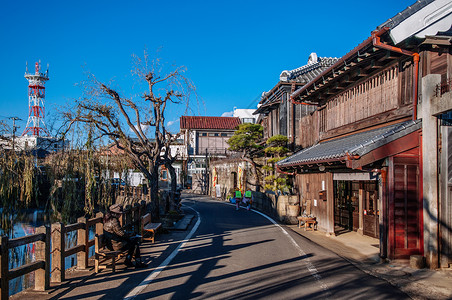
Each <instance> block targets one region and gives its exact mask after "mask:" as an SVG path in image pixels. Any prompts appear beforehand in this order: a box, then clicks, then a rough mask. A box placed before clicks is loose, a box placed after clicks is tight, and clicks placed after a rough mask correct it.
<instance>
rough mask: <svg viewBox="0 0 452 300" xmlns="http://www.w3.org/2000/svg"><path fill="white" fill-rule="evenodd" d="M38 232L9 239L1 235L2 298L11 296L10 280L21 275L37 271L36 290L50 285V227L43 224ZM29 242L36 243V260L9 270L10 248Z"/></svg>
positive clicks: (44, 288) (0, 280)
mask: <svg viewBox="0 0 452 300" xmlns="http://www.w3.org/2000/svg"><path fill="white" fill-rule="evenodd" d="M36 232H37V233H36V234H32V235H29V236H25V237H20V238H16V239H11V240H9V239H8V237H6V236H2V237H1V245H0V254H1V258H0V261H1V265H0V269H1V278H0V288H1V291H0V294H1V299H2V300H3V299H8V297H9V281H10V280H11V279H14V278H17V277H19V276H22V275H25V274H28V273H30V272H33V271H36V272H35V290H37V291H44V290H46V289H48V288H49V286H50V228H49V227H47V226H41V227H39V228H37V230H36ZM29 243H36V251H35V255H36V261H34V262H32V263H28V264H25V265H22V266H20V267H17V268H14V269H11V270H9V250H10V249H13V248H16V247H20V246H23V245H26V244H29Z"/></svg>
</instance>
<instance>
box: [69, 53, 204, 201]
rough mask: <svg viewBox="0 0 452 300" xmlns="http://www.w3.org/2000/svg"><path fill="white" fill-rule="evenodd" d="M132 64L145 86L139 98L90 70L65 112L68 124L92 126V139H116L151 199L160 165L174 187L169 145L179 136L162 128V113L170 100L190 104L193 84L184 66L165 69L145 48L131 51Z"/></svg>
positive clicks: (136, 74) (171, 103) (164, 127)
mask: <svg viewBox="0 0 452 300" xmlns="http://www.w3.org/2000/svg"><path fill="white" fill-rule="evenodd" d="M134 63H135V66H134V68H133V70H132V73H133V74H134V75H135V76H137V78H138V80H139V82H141V83H144V86H145V90H144V91H143V92H142V94H141V96H140V97H135V98H134V97H128V96H126V95H123V94H121V93H120V92H119V91H118V89H116V88H114V87H113V86H112V85H111V84H110V83H107V82H102V81H100V80H98V79H97V78H96V77H95V76H94V75H93V74H88V80H87V81H86V82H85V83H84V87H85V93H84V96H83V97H82V99H80V100H78V101H77V103H76V108H75V109H74V110H72V111H73V112H66V113H65V116H66V118H67V119H68V120H69V121H70V124H74V123H76V122H82V123H89V124H92V125H94V127H95V128H96V134H97V137H96V138H100V139H103V140H105V139H106V140H107V141H109V142H112V143H114V144H115V146H116V147H117V148H118V149H119V150H120V151H122V152H123V153H124V154H125V155H127V156H128V157H129V158H130V160H131V162H132V163H133V164H134V166H135V167H136V168H137V169H138V170H140V171H141V172H142V173H143V174H144V176H145V177H146V178H147V180H148V182H149V185H150V194H151V200H152V201H153V202H154V201H155V203H157V202H156V201H157V200H158V179H159V167H160V166H161V165H166V167H167V168H168V169H169V172H170V174H174V176H172V177H171V180H172V188H174V189H175V188H176V184H175V183H176V176H175V171H174V168H173V166H172V162H173V161H174V158H173V157H171V154H170V150H169V149H170V145H171V144H172V143H173V142H174V141H175V140H176V139H177V137H178V136H177V134H171V133H170V132H169V131H168V130H167V129H166V126H165V113H166V111H167V109H168V107H169V106H170V105H185V109H188V107H189V100H190V97H192V96H193V95H195V96H196V94H195V87H194V85H193V83H192V82H191V81H190V80H189V79H188V78H186V77H185V75H184V73H185V71H186V68H185V67H172V68H171V70H170V71H168V72H165V71H164V69H165V68H164V66H162V64H161V63H160V61H159V59H155V60H150V59H149V56H148V55H147V54H146V53H145V55H144V57H143V58H140V57H137V56H134ZM173 181H174V183H173ZM174 192H175V190H174ZM173 194H174V193H173Z"/></svg>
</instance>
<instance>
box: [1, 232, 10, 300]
mask: <svg viewBox="0 0 452 300" xmlns="http://www.w3.org/2000/svg"><path fill="white" fill-rule="evenodd" d="M0 247H1V248H0V251H1V252H0V255H1V258H0V269H1V275H0V276H1V278H0V281H1V283H0V293H1V299H8V297H9V281H8V272H9V251H8V237H7V236H6V235H2V237H1V245H0Z"/></svg>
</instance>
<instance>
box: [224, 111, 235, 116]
mask: <svg viewBox="0 0 452 300" xmlns="http://www.w3.org/2000/svg"><path fill="white" fill-rule="evenodd" d="M221 116H222V117H233V116H234V112H233V111H226V112H224V113H223V114H222V115H221Z"/></svg>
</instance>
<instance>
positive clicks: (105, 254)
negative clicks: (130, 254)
mask: <svg viewBox="0 0 452 300" xmlns="http://www.w3.org/2000/svg"><path fill="white" fill-rule="evenodd" d="M126 254H127V250H125V251H120V250H118V251H113V250H110V249H108V248H107V245H106V243H105V238H104V235H103V234H96V236H95V237H94V270H95V272H96V273H99V269H105V268H107V266H106V265H105V266H104V265H101V264H102V263H103V262H108V261H109V260H111V267H112V272H113V273H115V271H116V260H117V259H119V258H121V257H122V256H123V255H126Z"/></svg>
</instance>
